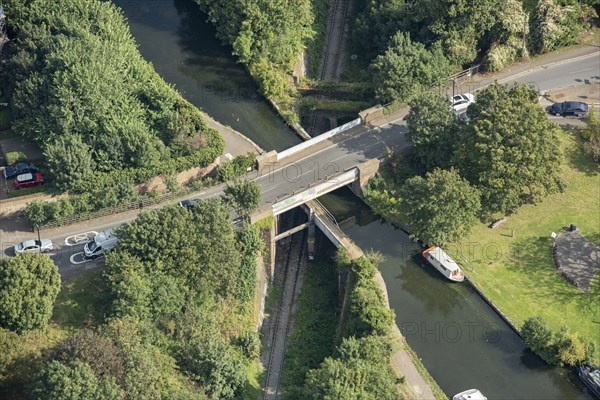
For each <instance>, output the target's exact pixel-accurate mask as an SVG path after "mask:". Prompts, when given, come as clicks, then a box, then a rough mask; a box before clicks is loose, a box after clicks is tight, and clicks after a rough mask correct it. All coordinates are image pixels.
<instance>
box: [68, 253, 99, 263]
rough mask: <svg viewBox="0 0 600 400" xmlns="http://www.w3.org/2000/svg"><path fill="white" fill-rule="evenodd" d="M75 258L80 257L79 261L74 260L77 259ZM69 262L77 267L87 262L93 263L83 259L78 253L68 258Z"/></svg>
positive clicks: (88, 259) (89, 259) (81, 254)
mask: <svg viewBox="0 0 600 400" xmlns="http://www.w3.org/2000/svg"><path fill="white" fill-rule="evenodd" d="M77 256H80V257H81V261H76V259H77V258H78V257H77ZM69 261H71V264H74V265H79V264H84V263H87V262H90V261H93V259H91V258H85V257H84V255H83V252H80V253H75V254H73V255H72V256H71V257H70V258H69Z"/></svg>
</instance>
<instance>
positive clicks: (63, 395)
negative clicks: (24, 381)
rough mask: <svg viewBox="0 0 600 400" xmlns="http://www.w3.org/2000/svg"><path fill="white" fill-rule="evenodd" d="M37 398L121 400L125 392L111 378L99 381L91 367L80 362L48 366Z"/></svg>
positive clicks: (36, 393)
mask: <svg viewBox="0 0 600 400" xmlns="http://www.w3.org/2000/svg"><path fill="white" fill-rule="evenodd" d="M35 397H36V398H38V399H48V400H78V399H89V400H119V399H122V398H123V397H124V396H123V392H122V390H121V389H120V388H119V387H118V386H117V384H116V383H115V382H114V380H112V379H110V378H105V379H98V378H97V377H96V375H94V372H93V371H92V369H91V368H90V366H89V365H88V364H86V363H83V362H80V361H73V362H71V363H69V364H66V365H65V364H62V363H60V362H57V361H53V362H51V363H50V365H49V366H48V369H47V370H46V372H45V374H44V376H43V378H42V381H41V384H40V385H39V387H38V389H37V390H36V391H35Z"/></svg>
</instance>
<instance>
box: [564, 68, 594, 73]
mask: <svg viewBox="0 0 600 400" xmlns="http://www.w3.org/2000/svg"><path fill="white" fill-rule="evenodd" d="M593 70H594V68H588V69H582V70H580V71H573V72H569V75H574V74H578V73H580V72H586V71H593Z"/></svg>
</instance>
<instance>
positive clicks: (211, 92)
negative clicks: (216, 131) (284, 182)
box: [113, 0, 302, 151]
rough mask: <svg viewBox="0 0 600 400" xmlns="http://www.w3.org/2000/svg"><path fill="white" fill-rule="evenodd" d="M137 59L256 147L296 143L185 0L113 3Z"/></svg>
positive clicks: (121, 0)
mask: <svg viewBox="0 0 600 400" xmlns="http://www.w3.org/2000/svg"><path fill="white" fill-rule="evenodd" d="M113 2H114V3H115V4H116V5H117V6H119V7H121V9H122V10H123V13H124V15H125V17H126V18H127V20H128V23H129V26H130V29H131V32H132V34H133V36H134V38H135V40H136V42H137V43H138V45H139V50H140V52H141V54H142V56H143V57H144V58H145V59H146V60H148V61H150V62H151V63H152V64H153V66H154V69H155V70H156V71H157V72H158V73H159V74H160V76H162V77H163V79H164V80H165V81H167V82H168V83H171V84H173V85H175V87H176V89H177V90H179V91H180V92H181V94H182V95H183V97H184V98H185V99H186V100H188V101H189V102H190V103H192V104H194V105H195V106H196V107H198V108H200V109H201V110H202V111H204V112H206V113H207V114H209V115H210V116H211V117H212V118H214V119H215V120H216V121H218V122H219V123H220V124H222V125H224V126H225V127H230V128H232V129H233V130H235V131H238V132H241V133H242V134H243V135H244V136H246V137H247V138H248V139H250V140H251V141H252V142H254V143H255V144H256V145H258V146H259V147H260V148H262V149H264V150H266V151H270V150H277V151H281V150H285V149H287V148H289V147H291V146H293V145H295V144H298V143H300V142H301V141H302V140H301V139H300V138H299V137H298V136H296V134H295V133H294V132H293V131H292V130H291V129H290V128H289V127H288V126H287V125H286V124H285V122H284V121H283V120H282V119H281V118H280V117H279V115H278V114H277V113H276V112H275V110H274V109H273V108H272V107H271V106H270V104H269V103H268V102H267V100H266V99H264V97H262V96H261V95H260V93H259V91H258V87H257V85H256V84H255V83H254V81H253V80H252V78H251V77H250V76H249V75H248V73H247V72H246V70H245V69H244V67H243V66H242V65H241V64H238V63H237V62H236V60H235V59H234V57H233V56H232V55H231V48H230V47H229V46H223V45H222V44H221V42H220V41H219V40H218V39H217V38H216V37H215V33H216V30H215V28H214V27H213V26H212V25H211V24H210V23H209V22H207V21H206V15H204V14H202V13H201V12H200V9H199V7H198V5H197V4H196V3H195V2H194V1H191V0H148V1H136V0H114V1H113Z"/></svg>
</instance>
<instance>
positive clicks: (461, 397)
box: [452, 389, 487, 400]
mask: <svg viewBox="0 0 600 400" xmlns="http://www.w3.org/2000/svg"><path fill="white" fill-rule="evenodd" d="M452 400H487V397H485V396H484V395H483V393H481V392H480V391H479V390H477V389H469V390H465V391H464V392H460V393H458V394H455V395H454V397H452Z"/></svg>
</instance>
